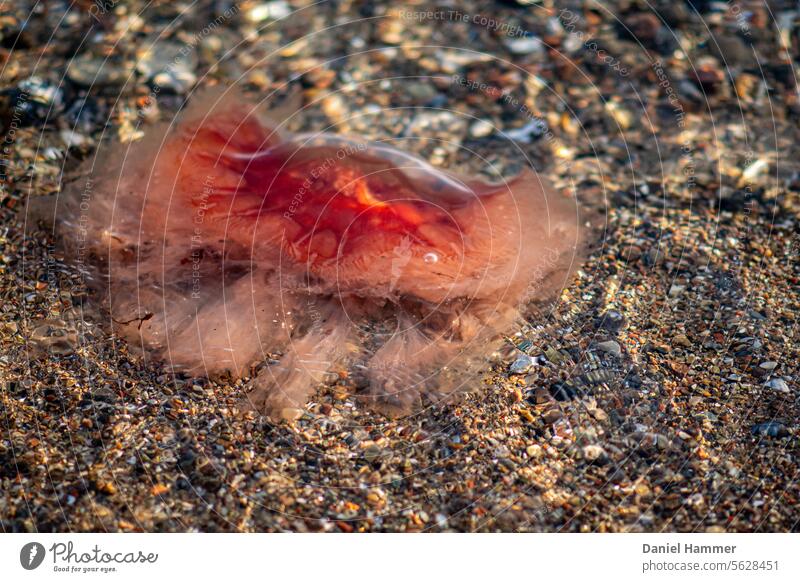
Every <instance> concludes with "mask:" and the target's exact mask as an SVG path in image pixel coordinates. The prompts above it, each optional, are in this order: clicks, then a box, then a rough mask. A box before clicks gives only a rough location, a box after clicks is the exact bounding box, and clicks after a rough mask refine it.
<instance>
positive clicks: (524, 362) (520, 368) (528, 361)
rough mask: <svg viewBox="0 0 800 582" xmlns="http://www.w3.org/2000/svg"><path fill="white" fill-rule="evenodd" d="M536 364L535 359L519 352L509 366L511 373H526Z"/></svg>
mask: <svg viewBox="0 0 800 582" xmlns="http://www.w3.org/2000/svg"><path fill="white" fill-rule="evenodd" d="M535 364H536V361H535V360H534V359H533V358H532V357H530V356H529V355H528V354H521V355H519V356H518V357H517V359H516V360H514V363H512V364H511V367H510V368H509V373H511V374H527V373H528V371H529V370H530V369H531V368H532V367H533V366H534V365H535Z"/></svg>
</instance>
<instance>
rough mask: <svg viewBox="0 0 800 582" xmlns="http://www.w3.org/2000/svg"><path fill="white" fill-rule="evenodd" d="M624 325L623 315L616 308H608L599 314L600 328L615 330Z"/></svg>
mask: <svg viewBox="0 0 800 582" xmlns="http://www.w3.org/2000/svg"><path fill="white" fill-rule="evenodd" d="M624 326H625V317H624V316H623V315H622V314H621V313H620V312H619V311H616V310H613V309H610V310H608V311H606V312H605V313H604V314H602V315H601V316H600V329H605V330H606V331H610V332H617V331H619V330H620V329H622V328H623V327H624Z"/></svg>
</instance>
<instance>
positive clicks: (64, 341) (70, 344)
mask: <svg viewBox="0 0 800 582" xmlns="http://www.w3.org/2000/svg"><path fill="white" fill-rule="evenodd" d="M30 342H31V344H33V345H34V346H35V347H38V348H40V349H42V350H44V351H49V352H50V353H52V354H55V355H59V356H66V355H69V354H72V353H74V352H75V348H76V346H77V343H78V335H77V333H76V332H75V331H74V330H71V329H69V328H68V327H67V326H66V324H65V323H64V322H63V321H60V320H56V319H51V320H46V321H45V322H44V323H40V324H39V325H38V326H37V327H36V328H34V330H33V332H31V336H30Z"/></svg>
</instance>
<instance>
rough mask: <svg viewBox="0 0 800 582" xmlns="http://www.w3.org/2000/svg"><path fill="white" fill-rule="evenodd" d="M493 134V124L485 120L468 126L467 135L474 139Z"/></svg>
mask: <svg viewBox="0 0 800 582" xmlns="http://www.w3.org/2000/svg"><path fill="white" fill-rule="evenodd" d="M492 133H494V124H493V123H492V122H490V121H486V120H485V119H479V120H477V121H474V122H473V123H472V124H471V125H470V126H469V135H470V137H474V138H481V137H486V136H488V135H491V134H492Z"/></svg>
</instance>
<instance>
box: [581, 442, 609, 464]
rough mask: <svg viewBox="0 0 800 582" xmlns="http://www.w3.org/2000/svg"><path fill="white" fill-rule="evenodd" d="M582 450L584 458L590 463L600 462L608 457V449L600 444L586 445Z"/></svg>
mask: <svg viewBox="0 0 800 582" xmlns="http://www.w3.org/2000/svg"><path fill="white" fill-rule="evenodd" d="M582 451H583V458H584V459H586V460H587V461H589V462H590V463H594V462H595V461H597V462H600V461H602V460H604V459H605V458H607V457H608V455H607V454H606V451H605V450H604V449H603V447H601V446H599V445H586V446H585V447H583V449H582Z"/></svg>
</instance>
